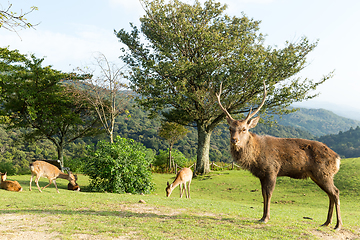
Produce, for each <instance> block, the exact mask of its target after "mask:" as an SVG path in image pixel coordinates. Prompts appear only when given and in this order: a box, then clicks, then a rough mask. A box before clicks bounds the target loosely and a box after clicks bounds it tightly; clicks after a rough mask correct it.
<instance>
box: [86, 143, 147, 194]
mask: <svg viewBox="0 0 360 240" xmlns="http://www.w3.org/2000/svg"><path fill="white" fill-rule="evenodd" d="M96 147H97V149H96V150H92V149H89V153H88V158H87V159H86V162H85V168H84V173H85V174H87V175H88V176H89V178H90V185H89V188H90V190H91V191H100V192H105V191H106V192H113V193H150V192H151V191H152V190H153V189H154V186H153V183H152V182H151V171H150V167H149V166H150V164H151V163H152V160H153V154H152V150H148V149H147V148H146V147H144V145H142V144H141V143H138V142H135V141H134V140H132V139H126V138H120V137H117V138H116V139H115V141H114V143H113V144H110V143H109V142H105V141H100V142H99V143H98V144H97V146H96Z"/></svg>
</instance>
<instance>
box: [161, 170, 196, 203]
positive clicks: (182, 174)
mask: <svg viewBox="0 0 360 240" xmlns="http://www.w3.org/2000/svg"><path fill="white" fill-rule="evenodd" d="M192 176H193V173H192V171H191V169H190V168H183V169H181V170H180V171H179V172H178V173H177V175H176V178H175V180H174V182H173V183H172V184H169V182H167V187H166V189H165V190H166V196H167V197H170V195H171V193H172V191H173V190H174V189H175V188H176V187H177V186H178V185H179V188H180V198H182V196H183V194H184V190H185V194H186V198H190V183H191V179H192ZM186 184H187V186H186Z"/></svg>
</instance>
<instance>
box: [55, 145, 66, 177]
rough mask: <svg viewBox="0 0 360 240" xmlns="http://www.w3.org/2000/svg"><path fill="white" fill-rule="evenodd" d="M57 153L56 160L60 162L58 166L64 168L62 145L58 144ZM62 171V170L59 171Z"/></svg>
mask: <svg viewBox="0 0 360 240" xmlns="http://www.w3.org/2000/svg"><path fill="white" fill-rule="evenodd" d="M56 147H57V152H58V160H60V166H61V167H62V168H63V167H64V146H63V145H62V144H58V145H57V146H56ZM60 170H61V171H62V169H60Z"/></svg>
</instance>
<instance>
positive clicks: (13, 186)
mask: <svg viewBox="0 0 360 240" xmlns="http://www.w3.org/2000/svg"><path fill="white" fill-rule="evenodd" d="M0 174H1V183H0V188H2V189H5V190H8V191H14V192H21V191H22V190H23V189H22V187H21V186H20V184H19V183H18V181H10V180H6V177H7V173H0Z"/></svg>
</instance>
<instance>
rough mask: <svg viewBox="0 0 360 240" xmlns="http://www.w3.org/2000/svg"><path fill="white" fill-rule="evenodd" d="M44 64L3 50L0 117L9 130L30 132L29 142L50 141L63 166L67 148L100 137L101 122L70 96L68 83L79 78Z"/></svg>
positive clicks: (0, 56) (27, 135) (0, 73)
mask: <svg viewBox="0 0 360 240" xmlns="http://www.w3.org/2000/svg"><path fill="white" fill-rule="evenodd" d="M43 60H44V59H38V58H36V57H35V56H34V55H31V56H30V58H29V57H27V56H26V55H22V54H20V53H19V52H18V51H10V50H9V49H7V48H0V90H1V97H0V102H1V108H0V111H1V112H0V113H2V115H4V116H6V117H5V118H6V119H8V120H7V124H8V125H7V127H8V128H24V129H28V131H26V132H25V135H24V137H25V138H26V139H27V140H28V141H36V140H40V139H43V138H46V139H48V140H50V141H51V142H52V143H53V144H54V145H55V146H56V148H57V152H58V159H59V160H60V161H61V164H62V165H63V150H64V147H65V146H66V145H67V144H68V143H70V142H73V141H75V140H76V139H78V138H82V137H87V136H94V135H96V134H98V133H100V129H99V121H98V118H97V117H96V114H95V113H94V112H92V109H91V108H90V107H89V106H88V104H87V102H85V101H78V100H76V101H75V100H74V99H73V98H72V95H69V94H68V93H69V92H71V91H69V90H68V89H69V88H71V85H69V84H67V81H65V80H67V79H75V78H78V77H79V76H76V75H74V74H69V73H62V72H60V71H57V70H54V69H52V68H51V67H50V66H46V67H43V66H42V62H43Z"/></svg>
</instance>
